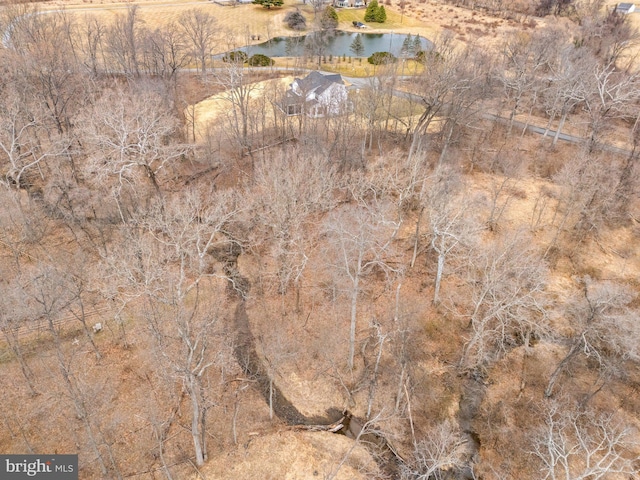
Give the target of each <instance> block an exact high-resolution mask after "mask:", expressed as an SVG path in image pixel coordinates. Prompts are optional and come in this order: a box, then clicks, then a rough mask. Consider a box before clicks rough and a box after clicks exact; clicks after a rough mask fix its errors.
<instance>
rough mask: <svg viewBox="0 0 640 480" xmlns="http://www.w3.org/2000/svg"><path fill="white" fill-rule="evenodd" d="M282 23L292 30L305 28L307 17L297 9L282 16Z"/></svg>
mask: <svg viewBox="0 0 640 480" xmlns="http://www.w3.org/2000/svg"><path fill="white" fill-rule="evenodd" d="M284 23H286V24H287V26H288V27H289V28H290V29H292V30H297V31H300V30H304V29H306V28H307V19H306V18H305V17H304V15H303V14H302V12H300V10H298V9H296V10H293V11H290V12H287V14H286V15H285V17H284Z"/></svg>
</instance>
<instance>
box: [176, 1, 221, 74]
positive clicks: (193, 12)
mask: <svg viewBox="0 0 640 480" xmlns="http://www.w3.org/2000/svg"><path fill="white" fill-rule="evenodd" d="M178 25H179V26H180V28H181V30H182V34H183V35H184V39H185V43H189V45H190V47H191V51H192V57H193V59H194V60H195V62H196V68H198V67H199V68H200V72H201V73H202V75H206V73H207V64H208V63H209V62H208V60H209V57H210V56H211V51H212V49H213V47H214V42H215V40H216V36H217V32H218V28H217V21H216V19H215V18H214V17H213V16H211V15H210V14H209V13H207V12H206V11H204V10H202V9H200V8H192V9H189V10H187V11H185V12H184V13H183V14H182V15H180V19H179V20H178Z"/></svg>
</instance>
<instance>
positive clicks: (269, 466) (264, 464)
mask: <svg viewBox="0 0 640 480" xmlns="http://www.w3.org/2000/svg"><path fill="white" fill-rule="evenodd" d="M251 435H252V437H251V438H250V439H249V441H247V442H246V443H245V444H244V445H239V446H238V447H237V448H236V449H235V450H234V451H232V452H230V453H228V454H226V455H222V456H220V457H217V458H215V459H213V460H212V461H211V462H210V463H209V464H208V465H207V466H206V467H204V468H203V470H202V473H203V475H204V477H205V478H210V479H216V480H236V479H238V478H246V479H250V478H260V479H263V480H294V479H296V480H299V479H315V478H318V479H322V478H328V476H329V475H331V474H332V473H336V472H337V475H336V476H335V477H333V478H335V479H336V480H337V479H342V480H360V479H362V480H364V479H367V478H372V477H373V476H374V475H376V474H377V473H378V468H377V466H376V463H375V462H374V461H373V459H372V458H371V455H370V454H369V453H368V452H367V451H366V449H365V448H364V447H362V446H360V445H355V446H354V442H353V440H351V439H349V438H347V437H345V436H343V435H334V434H332V433H326V432H313V433H311V432H294V431H281V432H277V433H272V434H268V435H264V436H261V435H259V434H258V433H255V432H254V433H252V434H251ZM345 456H347V459H346V461H345V462H344V464H343V465H342V466H340V467H339V463H340V461H341V460H342V459H344V458H345ZM193 478H194V479H195V478H197V477H193Z"/></svg>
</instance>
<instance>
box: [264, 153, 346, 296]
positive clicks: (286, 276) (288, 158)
mask: <svg viewBox="0 0 640 480" xmlns="http://www.w3.org/2000/svg"><path fill="white" fill-rule="evenodd" d="M254 180H255V185H254V192H255V193H254V195H256V196H257V205H256V207H257V208H256V209H255V210H254V211H255V213H256V214H257V215H260V219H261V220H260V223H261V224H262V225H264V226H265V227H267V228H268V231H267V232H264V231H259V232H258V235H260V237H262V238H255V239H254V240H253V241H254V242H256V243H258V242H260V243H263V242H264V237H263V236H264V235H266V236H267V238H270V239H272V241H273V252H274V254H273V257H274V258H275V259H276V262H277V274H276V275H277V278H278V283H279V286H278V291H279V292H280V293H282V294H284V293H285V292H286V291H287V289H288V288H289V287H290V286H291V285H293V286H294V287H295V289H296V298H297V302H296V304H297V306H298V307H299V305H300V304H299V295H300V283H301V278H302V274H303V271H304V269H305V267H306V265H307V262H308V255H309V244H310V243H312V242H310V241H309V239H308V238H307V237H308V235H310V228H309V227H312V220H311V217H310V216H311V215H312V214H319V213H323V212H325V211H327V210H328V209H330V208H331V207H332V206H333V203H334V199H333V189H334V188H335V185H336V174H335V168H334V167H333V166H332V165H331V164H330V163H329V162H328V161H325V160H324V159H322V158H319V155H314V154H312V153H311V154H303V153H301V151H300V150H298V149H293V150H282V151H280V152H278V153H277V154H276V155H275V156H274V157H266V158H264V160H262V161H258V162H256V166H255V175H254Z"/></svg>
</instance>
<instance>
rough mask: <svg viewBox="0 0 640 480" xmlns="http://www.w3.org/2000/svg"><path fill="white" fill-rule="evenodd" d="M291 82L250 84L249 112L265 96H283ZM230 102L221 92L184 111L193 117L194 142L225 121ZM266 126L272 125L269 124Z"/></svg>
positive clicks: (284, 80) (226, 94)
mask: <svg viewBox="0 0 640 480" xmlns="http://www.w3.org/2000/svg"><path fill="white" fill-rule="evenodd" d="M291 82H293V77H283V78H277V79H272V80H264V81H262V82H257V83H252V84H251V85H250V86H249V87H248V91H249V98H250V100H249V103H250V106H249V110H251V103H255V102H257V101H259V100H260V99H262V98H263V97H265V96H273V95H276V96H277V95H279V94H284V92H285V90H286V89H288V88H289V85H290V84H291ZM231 102H232V100H231V99H230V96H229V93H228V92H223V93H219V94H216V95H212V96H211V97H209V98H207V99H205V100H203V101H201V102H198V103H197V104H196V105H195V106H193V107H188V109H187V110H185V116H186V117H187V118H190V117H191V116H193V119H194V120H193V126H192V128H193V130H194V132H195V135H194V137H195V139H196V142H201V141H203V139H204V138H205V136H206V134H207V130H208V128H210V126H211V125H214V124H217V123H220V122H225V121H226V119H227V118H228V116H229V115H230V109H232V108H233V104H232V103H231ZM270 120H271V119H270ZM268 126H272V125H271V124H269V125H268ZM189 137H191V132H189Z"/></svg>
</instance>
